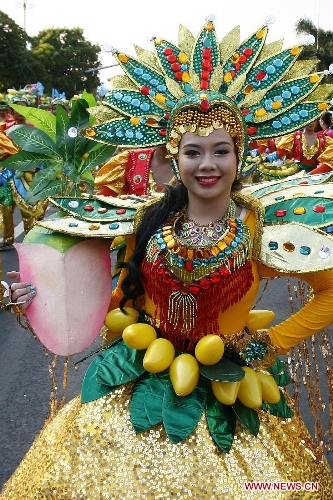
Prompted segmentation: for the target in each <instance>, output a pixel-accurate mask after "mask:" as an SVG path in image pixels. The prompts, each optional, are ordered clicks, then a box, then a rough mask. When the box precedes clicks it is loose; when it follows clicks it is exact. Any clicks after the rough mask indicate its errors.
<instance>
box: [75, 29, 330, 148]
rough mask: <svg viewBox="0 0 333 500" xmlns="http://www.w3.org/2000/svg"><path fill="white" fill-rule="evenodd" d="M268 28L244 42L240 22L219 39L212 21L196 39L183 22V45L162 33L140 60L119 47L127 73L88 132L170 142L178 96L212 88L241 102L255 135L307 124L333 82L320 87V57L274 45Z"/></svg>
mask: <svg viewBox="0 0 333 500" xmlns="http://www.w3.org/2000/svg"><path fill="white" fill-rule="evenodd" d="M267 33H268V26H262V27H261V28H260V29H258V30H257V31H256V32H255V33H254V34H253V35H252V36H250V37H249V38H247V39H246V40H245V41H244V42H242V43H240V42H239V38H240V36H239V28H235V29H233V30H232V31H231V32H230V33H228V34H227V35H226V36H225V37H224V38H223V40H222V41H221V42H219V41H218V38H217V34H216V31H215V26H214V23H213V20H212V19H207V20H206V22H205V24H204V26H203V28H202V29H201V31H200V32H199V34H198V36H197V37H196V38H194V36H193V35H192V34H191V32H190V31H189V30H188V29H187V28H185V27H184V26H182V25H181V26H180V27H179V40H178V45H175V44H173V43H171V42H168V41H167V40H164V39H162V38H156V37H155V38H153V39H152V42H153V44H154V52H151V51H148V50H144V49H141V48H140V47H136V52H137V58H134V57H131V56H129V55H126V54H124V53H122V52H119V51H118V50H116V49H113V55H114V57H115V58H116V60H117V61H118V63H119V66H120V67H121V68H122V70H123V72H124V74H123V75H119V76H115V77H113V78H112V79H111V83H112V86H113V90H111V91H110V92H109V93H107V94H106V96H105V99H104V100H103V101H102V103H101V106H98V107H95V108H92V109H91V110H90V112H91V113H92V114H93V115H94V116H95V117H96V118H97V121H96V126H94V127H90V128H87V129H85V130H84V131H83V133H84V134H85V135H86V136H87V137H89V138H91V139H93V140H95V141H98V142H103V143H107V144H113V145H119V146H123V147H128V148H134V147H147V146H159V145H163V144H165V142H166V136H167V128H168V119H169V117H170V114H171V113H172V110H173V109H174V108H175V106H176V104H177V102H178V101H179V100H180V99H181V98H183V97H184V96H187V95H188V96H189V98H190V95H191V94H193V93H194V92H198V91H202V92H203V93H204V92H205V91H208V90H209V91H215V92H219V93H220V94H223V95H226V96H227V97H229V98H231V99H232V100H233V102H234V103H235V105H236V106H238V108H239V109H240V110H241V113H242V115H243V117H244V120H245V123H246V127H247V133H248V136H249V139H250V140H258V139H265V138H268V137H277V136H280V135H284V134H286V133H291V132H293V131H296V130H298V129H300V128H301V127H303V126H305V125H306V124H307V123H310V122H311V121H313V120H315V119H316V118H318V117H319V116H320V114H321V113H322V112H323V110H325V109H326V108H327V107H328V99H329V98H330V96H331V95H332V92H333V85H324V84H321V85H320V83H321V82H322V79H323V78H324V76H325V74H324V73H318V72H314V73H311V71H312V70H313V69H314V66H315V64H316V61H315V60H312V61H299V60H298V58H299V55H300V54H301V52H302V47H299V46H295V47H292V48H289V49H284V50H282V44H283V40H280V41H278V42H274V43H270V44H266V43H265V42H266V38H267Z"/></svg>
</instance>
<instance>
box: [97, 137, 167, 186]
mask: <svg viewBox="0 0 333 500" xmlns="http://www.w3.org/2000/svg"><path fill="white" fill-rule="evenodd" d="M166 154H167V151H166V149H165V147H164V146H160V147H158V148H149V149H131V150H124V151H121V152H119V153H118V154H117V155H115V156H113V157H112V158H111V159H110V160H109V161H108V162H107V163H105V164H104V165H103V166H102V167H101V168H100V169H99V171H98V172H97V174H96V176H95V180H94V185H95V188H96V192H98V194H101V195H103V196H119V195H126V194H134V195H137V196H142V195H144V196H147V195H151V194H153V193H155V192H161V191H163V189H164V186H165V184H168V183H170V182H174V181H175V178H174V174H173V172H172V169H171V165H170V161H169V160H168V159H167V158H166Z"/></svg>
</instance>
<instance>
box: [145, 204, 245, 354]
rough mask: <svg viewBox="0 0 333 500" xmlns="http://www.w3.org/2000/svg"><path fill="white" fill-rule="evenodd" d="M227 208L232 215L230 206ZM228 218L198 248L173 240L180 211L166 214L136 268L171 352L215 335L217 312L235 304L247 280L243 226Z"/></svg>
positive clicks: (179, 223)
mask: <svg viewBox="0 0 333 500" xmlns="http://www.w3.org/2000/svg"><path fill="white" fill-rule="evenodd" d="M230 207H231V208H230V213H234V211H235V205H234V202H232V203H231V204H230ZM228 215H229V211H228V214H227V216H226V217H225V220H224V218H223V220H222V219H219V220H218V221H214V226H213V231H212V232H213V234H212V236H214V235H215V236H218V238H216V240H215V239H214V240H213V241H210V242H209V244H207V245H202V239H201V240H199V243H198V244H197V243H194V244H193V243H192V244H188V243H182V242H181V241H180V240H179V237H177V227H176V226H177V222H178V225H181V224H184V219H183V217H184V212H183V211H182V212H178V213H176V214H175V213H174V214H172V215H171V216H170V217H169V219H168V220H167V221H166V222H165V224H164V225H163V226H162V227H161V228H159V229H158V230H157V232H156V233H155V235H154V236H153V237H152V238H151V239H150V241H149V243H148V246H147V253H146V258H145V259H144V261H143V264H142V272H143V275H144V279H145V286H146V290H147V295H148V297H149V298H150V299H151V300H152V301H153V302H154V303H155V305H156V306H157V308H158V310H159V311H160V315H159V319H158V326H159V328H160V331H161V333H162V336H164V337H166V338H168V339H169V340H171V341H172V342H173V344H174V345H175V346H176V348H177V349H180V350H191V349H193V347H194V345H195V343H196V342H197V341H198V340H199V338H200V335H202V332H206V331H208V330H207V329H209V331H210V332H211V333H218V332H219V325H218V314H219V312H220V311H224V310H226V309H227V308H228V307H230V305H232V304H235V303H236V302H238V301H239V300H241V298H242V297H243V296H244V295H245V294H246V293H247V291H248V290H249V288H250V286H251V283H252V281H253V275H252V267H251V262H250V259H249V258H250V256H251V249H252V244H251V237H250V232H249V228H248V227H247V226H246V225H245V224H243V222H242V220H241V219H239V218H236V219H235V218H234V217H228ZM185 220H186V219H185ZM222 225H223V226H224V227H225V228H224V229H221V231H218V230H217V229H216V226H222ZM198 227H200V226H198ZM204 227H207V225H206V226H204ZM180 228H181V230H182V231H183V232H184V231H187V229H183V226H180ZM178 233H179V229H178ZM190 239H191V237H190ZM207 311H210V316H209V319H208V317H207Z"/></svg>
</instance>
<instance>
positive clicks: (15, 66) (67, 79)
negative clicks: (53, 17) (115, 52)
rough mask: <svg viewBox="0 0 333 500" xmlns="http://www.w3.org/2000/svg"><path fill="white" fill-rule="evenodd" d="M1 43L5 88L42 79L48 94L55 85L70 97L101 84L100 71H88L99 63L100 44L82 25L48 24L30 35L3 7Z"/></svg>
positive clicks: (0, 79) (0, 81) (0, 87)
mask: <svg viewBox="0 0 333 500" xmlns="http://www.w3.org/2000/svg"><path fill="white" fill-rule="evenodd" d="M27 44H29V49H28V48H27ZM0 46H1V51H0V91H2V92H4V91H6V90H7V88H15V89H17V90H19V89H20V88H23V87H24V86H25V85H27V84H28V83H34V82H37V81H39V82H42V84H43V85H44V88H45V93H46V94H48V95H51V91H52V88H56V89H57V90H58V91H59V92H61V93H62V92H65V94H66V97H67V98H69V99H70V98H71V97H73V95H75V94H80V93H82V91H83V90H86V91H87V92H94V91H95V89H96V87H97V86H98V85H99V84H100V81H99V77H98V74H97V73H85V71H86V70H87V69H89V68H92V67H97V66H100V61H99V53H100V47H99V46H98V45H94V44H92V43H90V42H89V41H87V40H86V39H85V38H84V35H83V30H82V29H81V28H73V29H67V28H49V29H45V30H43V31H40V32H39V33H38V35H37V36H36V37H29V36H28V35H27V33H26V32H25V31H24V30H23V29H22V28H20V27H19V26H18V25H17V24H16V23H15V22H14V21H13V20H12V19H11V18H10V17H8V16H7V14H5V13H4V12H2V11H0Z"/></svg>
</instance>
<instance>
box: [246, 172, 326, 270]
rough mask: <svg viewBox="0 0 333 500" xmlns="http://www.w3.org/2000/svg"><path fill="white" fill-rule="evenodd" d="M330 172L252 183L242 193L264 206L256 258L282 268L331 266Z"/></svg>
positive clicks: (276, 267) (278, 268) (310, 268)
mask: <svg viewBox="0 0 333 500" xmlns="http://www.w3.org/2000/svg"><path fill="white" fill-rule="evenodd" d="M332 178H333V175H332V174H331V173H328V174H322V175H305V174H304V172H303V173H300V174H296V175H295V176H291V177H288V178H287V179H284V180H281V181H275V182H270V181H268V182H263V183H258V184H252V185H251V186H247V187H246V188H244V189H243V190H242V193H243V194H247V195H249V194H250V195H252V196H254V197H255V198H258V199H259V200H260V202H261V203H262V205H263V207H264V210H265V217H264V228H263V237H262V244H261V253H260V260H261V261H262V262H263V263H264V264H266V265H267V266H269V267H272V268H273V269H276V270H278V271H282V272H284V271H285V272H294V273H304V272H311V271H317V270H321V269H330V268H332V267H333V236H332V235H333V184H332V182H331V181H332Z"/></svg>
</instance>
